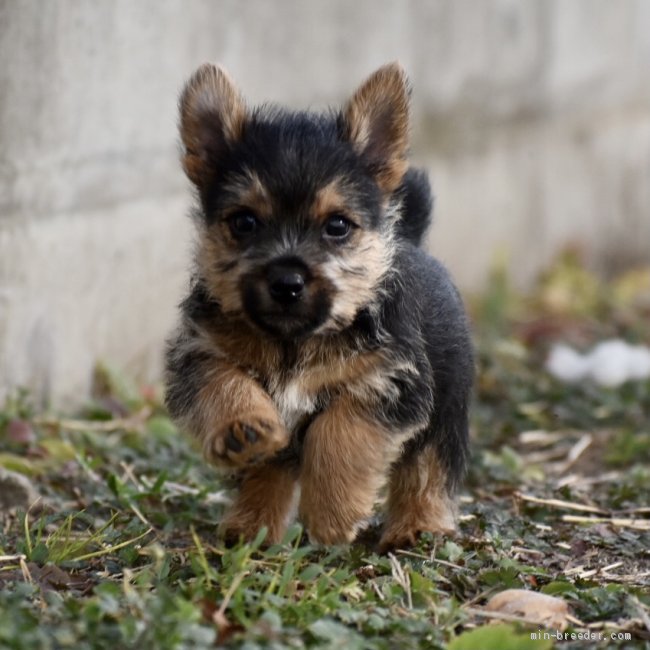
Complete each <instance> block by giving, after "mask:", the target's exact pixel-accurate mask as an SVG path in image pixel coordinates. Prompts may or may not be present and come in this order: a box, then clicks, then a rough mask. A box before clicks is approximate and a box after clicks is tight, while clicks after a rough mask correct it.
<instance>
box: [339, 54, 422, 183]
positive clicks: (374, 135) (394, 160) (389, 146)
mask: <svg viewBox="0 0 650 650" xmlns="http://www.w3.org/2000/svg"><path fill="white" fill-rule="evenodd" d="M344 115H345V123H346V125H347V129H348V134H347V135H348V137H349V138H350V140H351V141H352V143H353V144H354V145H355V146H356V148H357V149H358V150H359V151H360V152H363V153H364V154H365V155H366V156H367V157H368V158H369V159H370V161H371V162H373V164H375V165H376V167H377V173H376V179H377V182H378V184H379V186H380V187H381V188H382V189H383V191H384V192H385V193H387V194H388V193H390V192H393V191H394V190H395V189H397V187H398V186H399V184H400V182H401V180H402V177H403V176H404V174H405V172H406V169H407V167H408V162H407V159H406V155H407V150H408V139H409V88H408V80H407V78H406V74H405V73H404V71H403V70H402V68H401V66H399V64H397V63H391V64H388V65H385V66H383V67H382V68H379V70H377V71H376V72H375V73H373V74H372V75H371V76H370V77H369V78H368V79H367V80H366V81H365V82H364V83H363V84H362V85H361V86H360V87H359V89H358V90H357V91H356V92H355V94H354V95H353V96H352V99H351V100H350V101H349V102H348V104H347V106H346V109H345V113H344Z"/></svg>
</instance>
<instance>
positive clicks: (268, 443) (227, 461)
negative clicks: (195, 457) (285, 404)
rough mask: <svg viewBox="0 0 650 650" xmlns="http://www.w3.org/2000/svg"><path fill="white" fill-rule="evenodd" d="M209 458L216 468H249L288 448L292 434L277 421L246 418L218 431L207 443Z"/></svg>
mask: <svg viewBox="0 0 650 650" xmlns="http://www.w3.org/2000/svg"><path fill="white" fill-rule="evenodd" d="M207 442H208V444H207V446H206V447H207V448H206V450H205V451H206V455H207V456H208V458H210V460H212V461H213V462H214V463H216V464H217V465H223V466H226V467H237V468H241V467H246V466H248V465H253V464H255V463H258V462H260V461H263V460H265V459H267V458H270V457H271V456H273V455H274V454H275V453H276V452H278V451H279V450H280V449H283V448H284V447H286V446H287V445H288V444H289V433H288V432H287V430H286V428H285V427H284V426H283V425H282V424H281V423H280V422H278V421H277V420H272V419H269V418H268V417H265V416H257V415H245V416H241V417H239V418H236V419H234V420H231V421H229V422H228V423H227V424H225V425H223V426H221V427H219V428H218V429H217V431H216V432H215V434H214V436H213V437H212V438H211V439H210V440H209V441H207Z"/></svg>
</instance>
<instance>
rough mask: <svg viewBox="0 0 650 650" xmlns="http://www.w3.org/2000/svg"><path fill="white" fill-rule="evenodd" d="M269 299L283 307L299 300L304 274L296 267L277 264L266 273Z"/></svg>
mask: <svg viewBox="0 0 650 650" xmlns="http://www.w3.org/2000/svg"><path fill="white" fill-rule="evenodd" d="M267 278H268V284H269V293H270V294H271V298H273V300H275V301H276V302H279V303H281V304H283V305H288V304H290V303H292V302H296V301H298V300H300V296H301V295H302V292H303V289H304V288H305V272H304V270H303V269H301V268H300V267H298V266H295V265H288V264H279V265H277V266H273V267H272V268H271V269H270V270H269V272H268V276H267Z"/></svg>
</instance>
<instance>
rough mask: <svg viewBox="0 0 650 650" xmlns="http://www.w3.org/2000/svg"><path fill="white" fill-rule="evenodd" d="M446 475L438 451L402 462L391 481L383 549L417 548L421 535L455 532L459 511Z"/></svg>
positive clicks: (424, 451) (419, 454) (428, 452)
mask: <svg viewBox="0 0 650 650" xmlns="http://www.w3.org/2000/svg"><path fill="white" fill-rule="evenodd" d="M446 479H447V477H446V474H445V471H444V469H443V468H442V467H441V465H440V462H439V461H438V457H437V455H436V452H435V449H433V448H432V447H427V448H426V449H423V450H422V451H421V452H419V453H418V454H417V456H415V457H414V458H413V459H409V460H408V461H402V462H400V463H398V464H397V465H396V466H395V467H394V468H393V470H392V472H391V476H390V482H389V495H388V501H387V517H386V523H385V525H384V531H383V534H382V537H381V541H380V549H381V550H382V551H388V550H391V549H394V548H407V547H409V546H415V544H416V543H417V538H418V535H419V534H420V533H423V532H430V533H451V532H453V530H454V528H455V526H456V521H455V520H456V510H455V506H454V503H453V501H452V499H451V498H450V496H449V493H448V491H447V488H446Z"/></svg>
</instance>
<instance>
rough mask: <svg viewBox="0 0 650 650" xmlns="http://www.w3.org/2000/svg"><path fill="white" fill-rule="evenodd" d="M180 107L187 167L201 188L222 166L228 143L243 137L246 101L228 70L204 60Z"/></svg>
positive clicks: (193, 179) (189, 83)
mask: <svg viewBox="0 0 650 650" xmlns="http://www.w3.org/2000/svg"><path fill="white" fill-rule="evenodd" d="M179 109H180V124H179V130H180V134H181V140H182V142H183V149H184V150H183V168H184V169H185V173H186V174H187V176H188V178H189V179H190V180H191V181H192V182H193V183H194V184H195V185H196V186H197V187H199V188H201V187H203V186H204V185H205V183H206V182H208V181H209V179H210V178H211V177H213V175H214V173H215V172H216V171H217V170H218V165H219V160H220V158H221V156H222V155H223V153H224V152H225V151H226V150H227V148H228V146H229V145H230V144H231V143H232V142H234V141H236V140H237V139H238V138H239V137H241V135H242V131H243V127H244V122H245V119H246V105H245V103H244V100H243V98H242V96H241V95H240V93H239V91H238V90H237V88H236V87H235V84H234V83H233V82H232V80H231V79H230V77H229V76H228V74H227V73H226V72H225V71H224V70H223V69H222V68H220V67H218V66H215V65H212V64H210V63H204V64H203V65H202V66H201V67H200V68H199V69H198V70H197V71H196V72H195V73H194V74H193V75H192V77H191V78H190V80H189V81H188V82H187V84H186V85H185V88H184V89H183V92H182V94H181V98H180V101H179Z"/></svg>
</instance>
